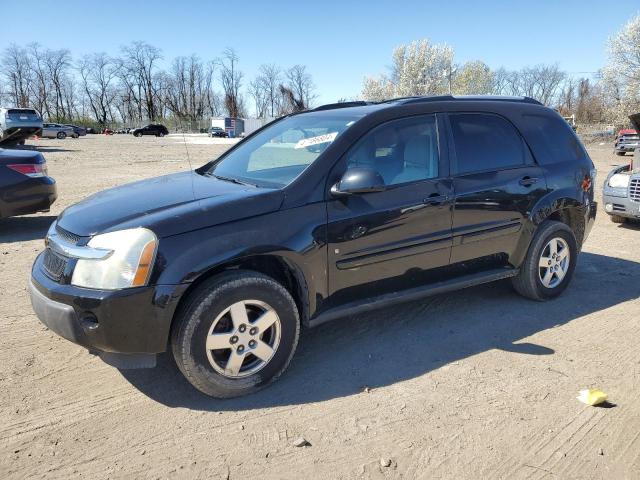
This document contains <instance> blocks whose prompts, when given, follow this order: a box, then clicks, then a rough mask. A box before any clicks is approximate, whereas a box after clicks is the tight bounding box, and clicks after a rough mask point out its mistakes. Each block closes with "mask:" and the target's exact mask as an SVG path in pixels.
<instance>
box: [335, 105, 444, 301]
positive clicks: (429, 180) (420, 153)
mask: <svg viewBox="0 0 640 480" xmlns="http://www.w3.org/2000/svg"><path fill="white" fill-rule="evenodd" d="M438 130H439V129H438V121H437V118H436V116H435V115H422V116H415V117H408V118H404V119H400V120H393V121H390V122H387V123H384V124H382V125H380V126H378V127H376V128H374V129H373V130H371V131H370V132H369V133H367V134H366V135H365V136H364V137H363V138H362V139H361V140H360V141H359V142H358V143H357V144H356V145H355V146H354V147H353V148H352V149H351V150H350V151H349V152H348V153H347V154H346V156H345V158H343V159H342V161H341V162H340V163H339V165H338V167H337V168H341V169H342V170H343V171H348V169H350V168H369V169H373V170H375V171H376V172H378V173H379V174H380V176H381V177H382V179H383V180H384V185H385V189H384V190H383V191H378V192H370V193H363V194H353V195H350V196H346V197H341V198H332V199H330V200H329V201H328V203H327V210H328V212H327V213H328V230H327V239H328V248H329V252H328V262H329V293H330V299H331V300H330V303H331V304H332V305H335V304H341V303H346V302H349V301H350V300H352V299H353V298H363V297H364V298H366V297H371V296H374V295H376V294H381V293H388V292H389V291H398V290H400V289H405V288H410V287H412V286H417V285H416V283H417V282H421V281H422V275H423V274H424V273H425V272H427V271H428V270H430V269H433V268H436V267H441V266H445V265H448V264H449V257H450V253H451V212H452V207H451V205H452V204H451V199H452V194H453V191H452V185H451V180H450V179H449V178H448V165H447V163H446V162H445V161H444V160H443V159H444V158H445V157H446V156H445V155H440V152H441V150H442V149H443V139H442V138H440V136H439V135H438ZM355 290H359V291H357V292H356V291H355Z"/></svg>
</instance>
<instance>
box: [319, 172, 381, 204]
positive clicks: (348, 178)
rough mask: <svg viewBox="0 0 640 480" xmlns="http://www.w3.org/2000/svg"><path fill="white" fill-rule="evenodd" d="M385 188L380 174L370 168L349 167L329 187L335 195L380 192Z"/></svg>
mask: <svg viewBox="0 0 640 480" xmlns="http://www.w3.org/2000/svg"><path fill="white" fill-rule="evenodd" d="M385 189H386V187H385V184H384V179H383V178H382V176H381V175H380V174H379V173H378V172H377V171H376V170H374V169H372V168H365V167H356V168H350V169H349V170H347V171H346V173H345V174H344V175H343V176H342V178H341V179H340V181H339V182H338V183H336V184H335V185H334V186H333V187H331V194H332V195H333V196H335V197H343V196H346V195H354V194H359V193H371V192H382V191H384V190H385Z"/></svg>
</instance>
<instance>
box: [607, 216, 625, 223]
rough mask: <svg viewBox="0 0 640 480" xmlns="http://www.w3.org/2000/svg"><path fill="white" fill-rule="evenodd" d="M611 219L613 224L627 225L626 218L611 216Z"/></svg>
mask: <svg viewBox="0 0 640 480" xmlns="http://www.w3.org/2000/svg"><path fill="white" fill-rule="evenodd" d="M609 216H610V217H611V221H612V222H613V223H627V219H626V218H625V217H621V216H620V215H609Z"/></svg>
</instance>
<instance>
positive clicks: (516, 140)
mask: <svg viewBox="0 0 640 480" xmlns="http://www.w3.org/2000/svg"><path fill="white" fill-rule="evenodd" d="M448 119H449V125H450V131H451V134H452V140H453V142H452V144H453V148H452V149H451V151H452V157H453V159H454V160H453V161H452V163H453V165H452V170H453V182H454V190H455V204H454V211H453V250H452V254H451V262H452V263H457V262H463V261H466V260H472V259H483V260H486V261H488V262H491V261H493V262H495V263H496V265H495V266H499V265H500V264H504V263H505V262H506V260H508V258H509V257H510V255H511V254H512V253H514V252H515V250H516V248H517V246H518V242H519V241H520V239H521V238H522V235H523V232H524V228H525V224H526V221H527V217H528V215H529V213H530V212H531V211H532V209H533V207H534V205H535V204H536V203H537V202H538V200H539V199H540V198H541V197H542V196H544V195H545V193H546V188H547V186H546V181H545V178H544V173H543V171H542V169H541V168H540V167H538V166H537V165H536V164H535V162H534V160H533V157H532V156H531V153H530V151H529V148H528V146H527V145H526V143H525V142H524V140H523V138H522V137H521V135H520V133H519V132H518V131H517V129H516V128H515V127H514V126H513V124H511V123H510V122H509V121H508V120H507V119H505V118H503V117H501V116H499V115H494V114H488V113H455V114H453V113H452V114H449V115H448ZM487 266H490V265H487Z"/></svg>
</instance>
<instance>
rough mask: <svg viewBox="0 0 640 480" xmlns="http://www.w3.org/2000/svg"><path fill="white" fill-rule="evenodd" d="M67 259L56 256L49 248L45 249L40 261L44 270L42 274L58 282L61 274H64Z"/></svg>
mask: <svg viewBox="0 0 640 480" xmlns="http://www.w3.org/2000/svg"><path fill="white" fill-rule="evenodd" d="M67 261H68V260H67V259H66V258H65V257H63V256H60V255H58V254H57V253H55V252H53V251H52V250H51V249H50V248H47V249H46V250H45V251H44V258H43V260H42V268H43V269H44V273H45V274H47V276H48V277H50V278H51V279H52V280H55V281H58V280H60V277H62V274H63V273H64V269H65V268H66V266H67Z"/></svg>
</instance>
